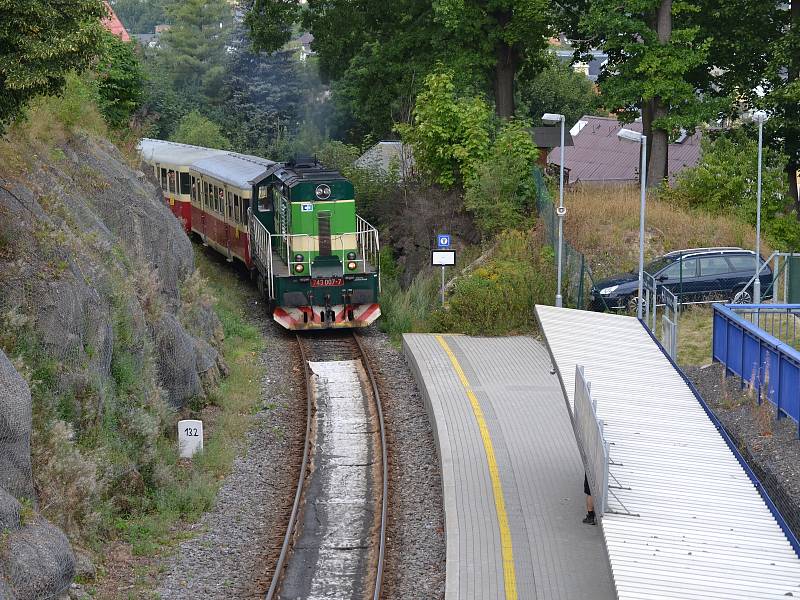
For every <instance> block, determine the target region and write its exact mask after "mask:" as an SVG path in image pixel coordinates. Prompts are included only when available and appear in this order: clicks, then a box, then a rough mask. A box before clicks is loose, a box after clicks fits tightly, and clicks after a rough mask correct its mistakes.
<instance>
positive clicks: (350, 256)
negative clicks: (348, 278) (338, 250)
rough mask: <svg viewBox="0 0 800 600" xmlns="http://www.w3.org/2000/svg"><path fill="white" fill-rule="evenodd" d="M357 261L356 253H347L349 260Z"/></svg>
mask: <svg viewBox="0 0 800 600" xmlns="http://www.w3.org/2000/svg"><path fill="white" fill-rule="evenodd" d="M355 259H356V253H355V252H348V253H347V260H355Z"/></svg>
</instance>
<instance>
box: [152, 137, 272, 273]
mask: <svg viewBox="0 0 800 600" xmlns="http://www.w3.org/2000/svg"><path fill="white" fill-rule="evenodd" d="M139 152H140V154H141V156H142V159H143V160H144V162H146V163H147V164H149V165H151V166H152V167H153V172H154V174H155V176H156V178H157V179H158V181H159V182H160V184H161V189H162V191H163V192H164V199H165V200H166V202H167V203H168V204H169V206H170V210H172V212H173V214H174V215H175V216H176V217H177V218H178V219H179V220H180V221H181V222H182V223H183V226H184V228H185V229H186V232H187V233H191V232H194V233H196V234H197V235H199V236H200V238H201V239H202V240H203V243H204V244H206V245H209V246H211V247H213V248H214V249H215V250H217V251H218V252H220V253H222V254H224V255H225V256H226V257H227V258H228V260H229V261H232V260H233V259H238V260H240V261H242V262H243V263H244V264H245V265H247V266H248V267H252V260H251V257H250V248H249V243H248V223H247V219H248V209H249V208H250V202H251V200H252V191H253V187H252V182H253V181H256V180H258V179H260V178H263V176H264V173H265V172H266V171H267V170H268V169H269V168H270V167H272V166H273V165H275V163H274V162H273V161H270V160H267V159H263V158H259V157H255V156H247V155H244V154H238V153H235V152H228V151H225V150H212V149H209V148H200V147H198V146H190V145H188V144H179V143H177V142H166V141H163V140H153V139H143V140H142V141H141V142H140V144H139ZM264 193H266V191H265V192H264Z"/></svg>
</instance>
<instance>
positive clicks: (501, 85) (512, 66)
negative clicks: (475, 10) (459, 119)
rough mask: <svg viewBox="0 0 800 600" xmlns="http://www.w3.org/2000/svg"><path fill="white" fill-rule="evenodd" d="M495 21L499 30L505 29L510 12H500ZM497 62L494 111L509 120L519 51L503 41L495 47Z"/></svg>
mask: <svg viewBox="0 0 800 600" xmlns="http://www.w3.org/2000/svg"><path fill="white" fill-rule="evenodd" d="M494 16H495V19H496V20H497V25H498V28H499V29H501V30H502V29H503V28H504V27H505V26H506V25H507V24H508V22H509V21H510V20H511V18H512V16H513V15H512V13H511V11H510V10H503V11H498V12H497V13H495V15H494ZM495 55H496V57H497V62H496V64H495V69H494V107H495V108H494V109H495V112H496V113H497V116H498V117H502V118H504V119H507V118H509V117H513V116H514V76H515V75H516V73H517V67H518V66H519V51H518V49H517V48H516V47H514V46H510V45H508V44H507V43H505V42H503V41H502V40H498V42H497V45H496V46H495Z"/></svg>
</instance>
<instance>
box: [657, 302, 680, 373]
mask: <svg viewBox="0 0 800 600" xmlns="http://www.w3.org/2000/svg"><path fill="white" fill-rule="evenodd" d="M661 298H662V300H663V301H664V313H663V315H662V316H661V334H662V336H663V338H664V348H665V349H666V350H667V352H668V353H669V355H670V357H671V358H672V359H673V360H675V359H676V358H677V356H678V316H679V314H680V310H681V303H680V301H679V300H678V297H677V296H676V295H675V294H673V293H672V292H671V291H669V289H667V288H661Z"/></svg>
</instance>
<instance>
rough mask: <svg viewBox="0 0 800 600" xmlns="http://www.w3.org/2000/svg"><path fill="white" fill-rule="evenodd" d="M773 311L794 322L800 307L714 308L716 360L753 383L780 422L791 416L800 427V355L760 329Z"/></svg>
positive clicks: (714, 357)
mask: <svg viewBox="0 0 800 600" xmlns="http://www.w3.org/2000/svg"><path fill="white" fill-rule="evenodd" d="M770 311H775V312H777V313H779V314H788V315H790V317H791V318H792V319H793V318H795V316H794V314H795V313H796V312H797V311H800V305H797V304H738V305H722V304H714V333H713V348H712V355H713V359H714V360H715V361H718V362H720V363H722V364H723V365H724V366H725V369H726V372H727V373H733V374H735V375H738V376H739V377H741V378H742V381H743V382H745V381H747V382H749V381H753V382H754V384H755V386H756V388H757V389H758V390H759V391H760V392H761V395H762V397H765V398H768V399H769V400H770V402H772V403H773V404H774V405H775V406H776V407H777V415H778V418H779V419H780V418H782V417H787V416H788V417H790V418H791V419H792V420H794V421H795V423H798V427H800V352H799V351H798V350H797V349H795V348H793V347H792V346H790V345H789V344H787V343H785V342H783V341H782V340H780V339H779V338H777V337H775V336H774V335H772V334H770V333H768V332H767V331H765V330H764V329H762V328H761V327H759V326H758V325H756V323H759V322H761V321H762V319H763V318H764V317H763V314H768V313H769V312H770ZM739 312H741V313H743V314H738V313H739ZM754 313H756V314H757V316H756V317H755V319H754V320H753V321H752V322H751V319H753V317H752V315H753V314H754ZM781 329H782V328H781ZM773 331H774V330H773ZM798 435H800V429H798Z"/></svg>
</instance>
